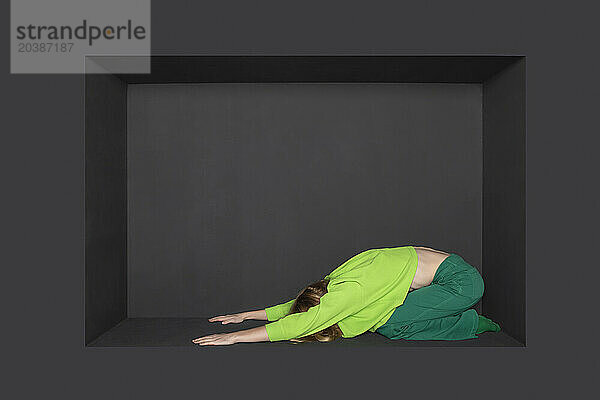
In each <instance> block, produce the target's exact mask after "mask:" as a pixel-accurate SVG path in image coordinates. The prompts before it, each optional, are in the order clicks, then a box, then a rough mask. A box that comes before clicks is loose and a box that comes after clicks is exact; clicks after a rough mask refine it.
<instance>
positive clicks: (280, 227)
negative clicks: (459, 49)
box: [127, 84, 482, 317]
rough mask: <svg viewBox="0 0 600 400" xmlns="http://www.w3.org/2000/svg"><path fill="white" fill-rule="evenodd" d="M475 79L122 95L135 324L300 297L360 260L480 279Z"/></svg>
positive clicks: (149, 89)
mask: <svg viewBox="0 0 600 400" xmlns="http://www.w3.org/2000/svg"><path fill="white" fill-rule="evenodd" d="M481 96H482V92H481V85H477V84H197V85H193V84H187V85H185V84H184V85H175V84H168V85H129V86H128V108H129V113H128V124H127V125H128V133H129V138H128V153H129V157H128V184H129V188H128V199H129V229H128V232H129V282H128V298H129V316H130V317H198V316H212V315H215V314H218V313H229V312H237V311H242V310H246V309H253V308H262V307H264V306H267V305H271V304H276V303H279V302H283V301H287V300H289V299H290V298H293V297H294V296H295V295H296V294H297V292H298V291H299V290H300V289H301V288H302V287H304V286H305V285H306V284H308V283H310V282H312V281H314V280H318V279H320V278H322V277H323V276H324V275H326V274H327V273H328V272H330V271H331V270H333V269H334V268H336V267H337V266H338V265H340V264H341V263H343V262H344V261H345V260H346V259H348V258H350V257H351V256H353V255H354V254H356V253H358V252H360V251H363V250H367V249H369V248H376V247H394V246H405V245H409V244H414V245H425V246H431V247H434V248H440V249H444V250H446V251H449V252H457V253H459V254H461V255H462V256H463V257H464V258H465V259H467V260H469V262H471V263H472V264H473V265H474V266H476V267H477V268H478V269H481V234H482V233H481V223H482V220H481V212H482V210H481V207H482V206H481V188H482V114H481V107H482V97H481Z"/></svg>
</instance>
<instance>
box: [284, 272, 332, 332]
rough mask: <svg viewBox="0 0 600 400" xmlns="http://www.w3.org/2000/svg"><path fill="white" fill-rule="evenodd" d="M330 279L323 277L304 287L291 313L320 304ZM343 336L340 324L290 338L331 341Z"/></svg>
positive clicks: (306, 309)
mask: <svg viewBox="0 0 600 400" xmlns="http://www.w3.org/2000/svg"><path fill="white" fill-rule="evenodd" d="M328 283H329V280H328V279H322V280H320V281H317V282H313V283H311V284H310V285H308V286H307V287H306V288H304V289H303V290H302V291H301V292H300V294H299V295H298V296H297V297H296V301H294V304H292V307H291V309H290V314H295V313H299V312H305V311H308V309H309V308H311V307H314V306H316V305H318V304H319V303H320V301H321V296H323V295H324V294H325V293H327V284H328ZM340 337H342V331H341V329H340V327H339V326H338V324H333V325H332V326H330V327H328V328H325V329H322V330H320V331H319V332H315V333H313V334H311V335H307V336H303V337H301V338H296V339H290V340H291V341H293V342H316V341H319V342H331V341H333V340H336V339H338V338H340Z"/></svg>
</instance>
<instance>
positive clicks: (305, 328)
mask: <svg viewBox="0 0 600 400" xmlns="http://www.w3.org/2000/svg"><path fill="white" fill-rule="evenodd" d="M483 291H484V284H483V279H482V278H481V275H480V274H479V272H478V271H477V270H476V269H475V268H474V267H473V266H471V265H469V264H468V263H467V262H466V261H465V260H464V259H463V258H462V257H461V256H459V255H458V254H449V253H445V252H443V251H439V250H434V249H430V248H427V247H415V246H403V247H391V248H381V249H371V250H367V251H364V252H362V253H359V254H357V255H355V256H354V257H352V258H351V259H349V260H348V261H346V262H345V263H343V264H342V265H340V266H339V267H338V268H336V269H335V270H333V271H332V272H331V273H330V274H328V275H326V276H325V277H324V278H323V279H322V280H320V281H317V282H314V283H313V284H311V285H309V286H308V287H306V288H305V289H303V290H302V291H301V292H300V294H299V295H298V296H297V297H296V298H294V299H292V300H290V301H288V302H286V303H282V304H279V305H275V306H272V307H267V308H266V309H264V310H256V311H247V312H242V313H238V314H228V315H221V316H217V317H213V318H210V319H209V321H211V322H217V321H221V323H222V324H229V323H239V322H242V321H244V320H247V319H257V320H266V321H269V322H270V323H267V324H266V325H263V326H259V327H257V328H252V329H247V330H243V331H237V332H231V333H219V334H215V335H208V336H203V337H199V338H197V339H194V340H193V342H194V343H195V344H198V345H227V344H234V343H240V342H262V341H271V342H275V341H281V340H291V341H293V342H306V341H321V342H329V341H333V340H336V339H338V338H340V337H343V338H350V337H354V336H357V335H360V334H361V333H364V332H366V331H370V332H377V333H380V334H382V335H384V336H385V337H387V338H389V339H409V340H462V339H471V338H477V334H479V333H482V332H487V331H493V332H497V331H499V330H500V326H499V325H498V324H496V323H495V322H493V321H492V320H490V319H488V318H486V317H484V316H481V315H478V314H477V312H476V311H475V310H474V309H472V308H471V307H472V306H473V305H475V304H476V303H477V302H478V301H479V299H481V296H482V295H483Z"/></svg>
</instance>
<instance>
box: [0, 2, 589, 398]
mask: <svg viewBox="0 0 600 400" xmlns="http://www.w3.org/2000/svg"><path fill="white" fill-rule="evenodd" d="M8 5H9V2H3V3H2V11H3V12H2V13H0V15H2V18H4V23H5V26H7V27H8V26H9V25H10V23H9V15H10V10H9V9H8ZM597 15H598V14H597V10H596V9H595V4H593V3H589V2H584V1H574V2H570V3H569V4H565V3H552V2H547V3H544V4H543V7H542V5H541V4H539V3H537V2H523V1H512V0H506V1H503V2H502V3H484V2H481V1H475V0H473V1H455V2H448V1H433V2H389V1H380V0H373V1H371V2H369V3H368V4H366V3H365V2H363V1H360V2H359V1H353V0H344V1H335V0H332V1H329V2H326V3H324V2H322V1H311V0H306V1H303V2H297V3H282V2H280V1H265V2H261V3H260V4H259V3H255V2H247V1H224V2H213V3H200V2H198V3H194V2H189V1H183V0H169V1H159V0H155V1H153V2H152V47H153V51H154V52H155V53H161V52H162V53H171V54H175V53H194V54H215V53H220V54H289V53H294V54H302V53H305V54H306V53H311V54H349V53H350V54H374V53H379V54H381V53H385V54H525V55H527V74H528V79H527V110H528V115H527V181H526V185H527V231H526V233H527V263H528V264H527V267H528V269H527V270H528V274H527V297H528V299H527V300H528V301H527V307H528V308H527V316H528V318H527V320H528V325H527V326H528V334H527V338H528V346H527V348H523V349H520V348H514V349H506V348H493V349H454V348H453V349H447V348H446V349H411V350H404V349H402V348H400V347H397V348H394V349H390V348H387V347H376V348H370V347H366V348H360V349H358V348H356V349H353V350H352V351H347V349H345V348H343V349H342V351H335V350H334V349H332V348H327V347H315V346H313V348H311V349H305V350H302V351H297V350H298V349H294V351H288V350H287V349H285V350H284V351H282V348H281V347H278V346H277V345H276V344H274V345H273V347H272V350H270V349H269V350H268V351H261V352H259V353H257V352H255V351H253V347H252V345H245V344H241V345H236V346H233V347H223V348H191V349H187V348H180V349H160V350H155V349H137V348H122V349H94V348H87V349H86V348H85V347H84V301H83V293H84V292H83V288H84V268H83V266H84V240H83V234H84V224H83V215H84V209H83V205H84V188H83V182H84V172H83V160H84V158H83V154H84V143H83V93H84V91H83V78H82V77H81V76H74V75H59V76H54V75H36V76H18V75H9V72H8V71H9V62H8V57H7V56H6V55H7V54H8V47H9V41H8V35H5V36H3V37H4V39H3V40H2V41H1V42H0V43H1V44H2V54H4V55H5V58H4V62H3V63H2V64H0V68H1V72H2V73H1V75H0V79H1V82H0V83H1V87H2V89H3V90H2V92H1V99H2V107H1V108H0V109H1V110H2V113H3V114H2V117H3V119H2V122H3V126H2V133H3V144H2V146H0V153H1V157H0V163H1V164H0V165H1V166H2V168H0V177H1V178H2V182H3V185H4V186H3V188H5V190H4V192H3V196H2V197H1V198H0V202H1V203H2V208H1V210H2V213H3V215H2V217H3V221H2V225H1V226H2V239H3V240H2V243H3V246H4V247H3V249H2V252H1V253H0V254H1V256H0V257H1V264H2V265H3V266H4V267H5V268H4V269H3V274H4V275H3V279H2V280H1V285H2V291H1V292H0V296H1V299H2V302H1V306H0V307H2V315H3V322H4V323H5V324H8V327H6V325H5V328H4V329H2V330H1V332H0V337H1V339H2V343H3V344H4V346H5V347H4V353H3V357H4V360H5V363H6V364H7V365H8V366H9V367H10V369H9V372H8V375H7V377H8V378H9V379H7V382H6V383H5V385H4V387H3V389H4V391H5V392H8V393H11V392H12V394H13V397H40V396H47V395H48V393H51V394H56V393H59V394H60V396H61V397H64V398H81V397H85V398H87V399H105V398H131V397H143V398H145V399H153V398H165V397H168V396H173V395H181V396H184V395H190V396H192V395H198V393H202V394H211V395H223V393H224V390H225V389H226V393H227V394H228V395H236V396H240V395H245V394H247V393H248V391H249V390H252V389H248V388H255V387H256V384H257V382H261V385H264V387H265V388H266V390H269V391H270V392H274V393H280V390H282V389H284V388H286V387H287V388H288V389H289V387H290V380H292V381H293V380H294V379H295V377H301V379H302V380H303V382H306V381H310V389H309V391H308V392H307V393H309V394H310V393H314V391H315V390H318V393H320V394H319V395H320V396H324V395H333V394H335V395H338V396H339V395H342V394H344V395H347V394H352V395H354V396H367V395H372V393H373V388H378V389H377V390H379V391H381V392H385V394H386V395H388V394H390V395H396V394H397V388H398V387H397V385H390V382H397V381H398V379H399V378H398V377H399V376H400V375H399V373H401V376H402V382H405V381H406V382H410V385H408V386H405V385H403V386H402V390H403V393H404V394H407V395H413V396H418V395H421V396H422V395H423V388H427V393H428V395H430V396H438V397H447V396H448V393H449V392H450V393H456V392H460V393H465V397H470V398H475V397H476V395H477V393H481V392H483V391H485V393H486V394H487V395H488V396H489V398H494V399H501V398H526V397H535V396H545V397H547V398H554V397H569V396H570V397H572V396H573V395H574V394H576V395H580V394H582V395H583V394H585V393H593V392H594V390H595V388H594V382H595V377H596V375H597V373H596V372H597V369H598V361H597V358H596V357H595V354H597V353H598V341H597V330H595V329H593V328H594V323H590V325H588V326H590V329H578V330H577V333H576V336H575V338H574V339H573V336H567V337H565V336H566V335H565V329H564V328H565V327H569V326H571V325H568V324H565V321H564V320H561V321H557V320H556V315H562V316H569V320H568V321H567V322H569V323H573V324H575V326H577V327H578V326H580V325H579V322H580V321H589V316H590V315H593V314H594V310H593V306H594V305H595V304H596V303H597V298H595V295H594V293H595V292H596V290H595V286H596V282H597V281H598V269H597V268H596V266H595V264H594V262H593V256H590V253H589V252H588V250H587V249H593V248H595V247H596V246H597V243H598V240H599V239H600V238H599V237H598V230H597V226H596V224H595V221H597V220H598V217H599V215H598V208H597V199H598V188H597V186H596V185H591V184H590V182H594V181H596V180H597V170H598V168H597V161H596V160H597V149H598V136H597V135H595V134H593V132H594V129H595V127H596V126H597V93H596V88H597V87H598V84H599V78H598V72H597V65H598V63H599V62H600V58H599V57H600V55H599V53H598V52H597V51H596V50H595V49H596V47H597V45H596V42H595V38H596V37H597V33H598V32H597ZM566 275H567V276H568V277H569V278H573V277H574V279H565V276H566ZM557 326H558V328H557ZM315 365H317V366H315ZM423 371H428V374H423ZM32 379H34V381H33V380H32ZM32 382H35V384H32ZM332 382H357V384H353V385H341V386H340V385H337V384H333V383H332Z"/></svg>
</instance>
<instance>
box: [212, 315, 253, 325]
mask: <svg viewBox="0 0 600 400" xmlns="http://www.w3.org/2000/svg"><path fill="white" fill-rule="evenodd" d="M246 319H247V314H246V313H237V314H226V315H219V316H216V317H212V318H209V319H208V321H209V322H218V321H221V324H222V325H226V324H239V323H240V322H243V321H245V320H246Z"/></svg>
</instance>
